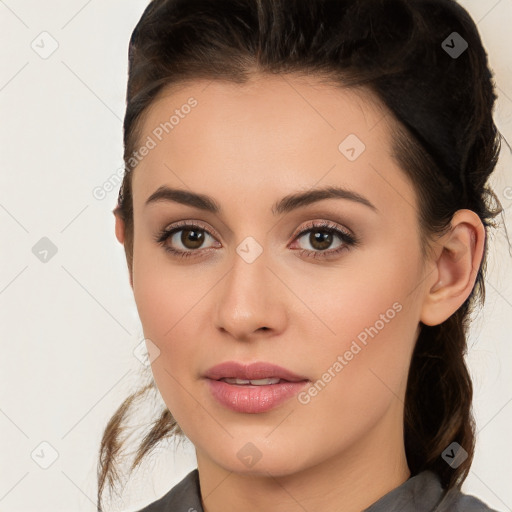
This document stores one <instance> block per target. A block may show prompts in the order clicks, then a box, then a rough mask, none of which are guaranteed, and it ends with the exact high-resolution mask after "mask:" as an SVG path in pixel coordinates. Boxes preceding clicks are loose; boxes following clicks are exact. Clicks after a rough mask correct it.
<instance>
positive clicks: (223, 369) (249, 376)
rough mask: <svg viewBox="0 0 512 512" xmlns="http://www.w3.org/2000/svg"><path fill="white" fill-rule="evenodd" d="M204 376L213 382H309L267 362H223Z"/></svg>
mask: <svg viewBox="0 0 512 512" xmlns="http://www.w3.org/2000/svg"><path fill="white" fill-rule="evenodd" d="M204 376H205V377H207V378H209V379H213V380H220V379H224V378H235V379H245V380H257V379H267V378H280V379H282V380H286V381H290V382H299V381H303V380H309V379H308V378H307V377H304V376H301V375H297V374H295V373H293V372H291V371H290V370H287V369H286V368H283V367H281V366H278V365H275V364H272V363H268V362H257V363H251V364H244V363H238V362H237V361H225V362H224V363H221V364H217V365H215V366H212V367H211V368H210V369H209V370H208V371H207V372H206V373H205V374H204Z"/></svg>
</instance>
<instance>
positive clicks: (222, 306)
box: [214, 251, 289, 340]
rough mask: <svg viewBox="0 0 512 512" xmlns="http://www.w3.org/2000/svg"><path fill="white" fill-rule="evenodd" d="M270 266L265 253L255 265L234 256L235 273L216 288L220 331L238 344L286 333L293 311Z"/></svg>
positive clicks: (216, 316) (230, 274)
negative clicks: (260, 337) (227, 334)
mask: <svg viewBox="0 0 512 512" xmlns="http://www.w3.org/2000/svg"><path fill="white" fill-rule="evenodd" d="M267 263H268V262H267V258H266V257H265V251H264V252H263V254H261V255H260V256H259V257H258V258H257V259H256V260H255V261H253V262H252V263H248V262H246V261H244V259H243V258H241V257H240V256H239V255H238V254H236V253H235V254H234V256H233V266H232V268H231V270H230V271H229V272H228V273H227V275H226V276H225V277H224V279H223V280H222V281H221V283H219V285H218V286H217V287H216V288H217V295H216V296H215V300H216V305H215V314H214V321H215V326H216V328H217V329H219V330H221V331H222V332H224V333H229V334H230V335H231V336H232V337H233V338H235V339H237V340H247V339H250V338H252V337H254V336H258V335H263V334H265V335H266V336H271V335H272V336H273V335H276V334H278V333H281V332H283V331H284V329H285V327H286V323H287V321H288V319H287V313H286V311H287V310H288V311H289V309H288V308H287V307H286V300H287V297H286V290H285V289H284V288H285V287H284V286H283V284H282V283H281V282H280V281H279V279H278V278H277V277H276V276H275V271H274V272H272V271H271V270H270V268H268V266H267ZM288 298H289V297H288ZM258 333H259V334H258Z"/></svg>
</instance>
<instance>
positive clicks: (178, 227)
mask: <svg viewBox="0 0 512 512" xmlns="http://www.w3.org/2000/svg"><path fill="white" fill-rule="evenodd" d="M184 229H191V230H195V231H205V232H206V233H208V234H209V235H210V236H213V235H211V233H210V232H209V231H208V229H206V228H205V227H204V226H202V225H200V224H193V223H190V222H187V221H182V222H179V223H177V224H174V225H173V226H172V227H171V228H166V229H163V230H162V231H160V232H159V233H157V235H156V236H155V238H154V240H155V242H156V243H158V244H160V245H162V247H163V248H164V250H165V251H166V252H168V253H170V254H171V255H172V256H174V257H178V258H190V257H195V256H197V253H198V252H200V250H188V251H179V250H176V249H173V248H172V247H169V246H167V245H166V244H165V242H166V241H167V239H168V238H170V237H171V236H172V235H174V234H175V233H177V232H179V231H182V230H184ZM314 230H316V231H320V232H324V233H329V234H335V235H336V236H338V238H340V239H341V241H342V242H343V245H340V246H339V247H338V248H337V249H330V250H325V251H310V250H309V249H294V250H297V251H298V252H299V254H300V255H301V256H306V257H308V258H313V259H322V258H323V259H327V258H330V257H332V256H336V255H338V254H339V253H341V252H342V251H345V250H348V249H349V248H350V247H355V246H357V245H359V239H358V238H356V237H355V236H353V235H351V234H349V233H348V232H346V231H343V230H341V229H340V228H338V227H337V226H336V224H333V223H331V222H328V221H322V222H314V221H313V222H310V223H308V224H307V225H306V227H305V228H304V229H303V230H302V231H300V232H299V233H297V235H296V236H295V238H294V241H295V240H296V239H298V238H300V237H302V236H303V235H305V234H306V233H309V232H310V231H314ZM210 249H212V248H208V249H203V251H204V250H206V251H208V250H210Z"/></svg>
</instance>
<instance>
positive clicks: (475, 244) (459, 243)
mask: <svg viewBox="0 0 512 512" xmlns="http://www.w3.org/2000/svg"><path fill="white" fill-rule="evenodd" d="M485 235H486V233H485V228H484V226H483V224H482V222H481V220H480V218H479V217H478V215H477V214H476V213H475V212H473V211H471V210H458V211H457V212H456V213H455V214H454V216H453V218H452V222H451V230H450V232H449V233H447V234H446V235H444V236H443V237H442V239H441V240H440V242H439V243H441V244H442V249H441V252H440V254H439V257H438V259H437V261H436V262H435V268H434V270H433V271H432V272H431V275H432V279H430V280H428V279H427V281H426V289H425V292H426V295H425V298H424V302H423V307H422V311H421V317H420V320H421V322H422V323H423V324H425V325H431V326H433V325H439V324H440V323H442V322H444V321H445V320H446V319H447V318H449V317H450V316H451V315H452V314H453V313H455V311H457V310H458V309H459V307H460V306H461V305H462V304H463V303H464V302H465V301H466V299H467V298H468V297H469V295H470V294H471V291H472V290H473V287H474V284H475V281H476V276H477V275H478V269H479V268H480V264H481V261H482V257H483V250H484V242H485Z"/></svg>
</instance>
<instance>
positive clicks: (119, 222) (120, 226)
mask: <svg viewBox="0 0 512 512" xmlns="http://www.w3.org/2000/svg"><path fill="white" fill-rule="evenodd" d="M112 213H113V214H114V217H115V218H116V238H117V240H118V241H119V243H120V244H123V245H124V220H123V219H122V218H121V215H120V213H119V210H118V209H117V208H115V209H114V210H113V211H112Z"/></svg>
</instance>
